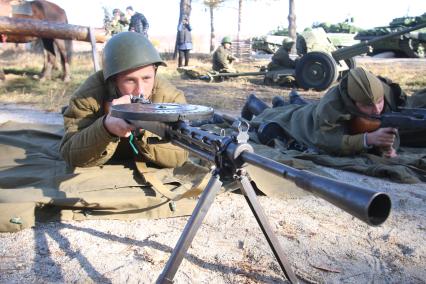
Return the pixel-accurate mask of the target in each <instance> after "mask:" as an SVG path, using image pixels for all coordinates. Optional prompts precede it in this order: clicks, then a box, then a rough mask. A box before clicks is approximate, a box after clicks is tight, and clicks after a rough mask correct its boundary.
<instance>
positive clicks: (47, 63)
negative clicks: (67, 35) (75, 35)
mask: <svg viewBox="0 0 426 284" xmlns="http://www.w3.org/2000/svg"><path fill="white" fill-rule="evenodd" d="M0 16H8V17H13V18H29V19H36V20H42V21H50V22H57V23H68V19H67V15H66V14H65V11H64V10H63V9H62V8H61V7H59V6H58V5H56V4H54V3H51V2H48V1H45V0H35V1H30V2H26V1H16V0H0ZM0 39H1V40H2V41H3V42H16V43H23V42H30V41H33V40H35V38H33V37H29V36H24V35H7V36H6V35H0ZM41 40H42V42H43V47H44V50H45V52H44V66H43V70H42V74H41V77H40V78H41V80H44V79H51V75H52V74H51V73H52V67H53V66H56V52H55V48H56V50H57V52H58V53H59V55H60V57H61V64H62V68H63V77H62V79H63V80H64V81H66V82H68V81H69V80H70V78H71V76H70V66H69V64H70V61H71V54H72V41H71V40H63V39H50V38H42V39H41ZM0 77H1V76H0Z"/></svg>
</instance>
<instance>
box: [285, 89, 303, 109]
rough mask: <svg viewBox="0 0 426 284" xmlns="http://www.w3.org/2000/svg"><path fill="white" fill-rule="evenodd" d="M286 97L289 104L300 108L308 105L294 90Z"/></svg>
mask: <svg viewBox="0 0 426 284" xmlns="http://www.w3.org/2000/svg"><path fill="white" fill-rule="evenodd" d="M288 96H289V101H290V104H295V105H301V106H302V105H306V104H308V102H307V101H306V100H305V99H303V98H302V97H301V96H300V95H299V94H298V93H297V91H296V89H293V90H291V92H290V94H289V95H288Z"/></svg>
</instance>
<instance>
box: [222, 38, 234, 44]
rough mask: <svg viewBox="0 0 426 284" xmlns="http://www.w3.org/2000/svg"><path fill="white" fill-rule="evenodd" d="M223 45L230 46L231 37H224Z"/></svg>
mask: <svg viewBox="0 0 426 284" xmlns="http://www.w3.org/2000/svg"><path fill="white" fill-rule="evenodd" d="M225 43H230V44H232V41H231V37H229V36H225V37H224V38H223V39H222V44H225Z"/></svg>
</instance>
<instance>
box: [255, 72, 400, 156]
mask: <svg viewBox="0 0 426 284" xmlns="http://www.w3.org/2000/svg"><path fill="white" fill-rule="evenodd" d="M347 81H348V77H345V78H344V79H343V80H342V82H341V83H340V84H339V85H337V86H335V87H333V88H331V89H330V90H329V91H328V92H327V93H326V94H325V95H324V97H323V98H321V100H320V101H319V102H318V103H311V104H307V105H287V106H282V107H277V108H272V109H266V110H265V111H263V112H262V113H261V114H260V115H259V116H257V117H256V118H255V119H254V120H253V122H252V123H253V124H254V126H256V125H259V124H260V123H262V122H276V123H278V124H279V125H280V126H281V127H282V128H283V129H284V130H285V131H286V132H287V133H288V134H289V135H291V136H292V137H293V138H294V139H295V140H296V141H298V142H299V143H303V144H305V145H306V146H307V147H308V148H311V149H314V150H316V151H318V152H320V153H329V154H334V155H351V154H356V153H360V152H366V151H368V149H367V148H366V147H365V145H364V134H355V135H350V134H349V129H348V126H349V121H350V120H351V119H352V118H353V117H354V116H359V115H362V114H361V113H360V112H359V111H358V109H357V107H356V106H355V104H354V101H353V99H352V98H351V97H350V96H349V94H348V91H347V86H348V83H347ZM380 82H381V84H382V87H383V92H384V97H385V109H384V111H385V112H386V111H390V110H396V108H397V106H403V105H406V103H407V96H406V95H405V94H404V92H402V90H401V88H400V87H399V86H398V85H397V84H394V83H391V82H390V81H387V80H385V79H383V78H382V80H381V81H380ZM396 140H398V139H396ZM396 143H398V141H396ZM397 146H398V145H394V147H397Z"/></svg>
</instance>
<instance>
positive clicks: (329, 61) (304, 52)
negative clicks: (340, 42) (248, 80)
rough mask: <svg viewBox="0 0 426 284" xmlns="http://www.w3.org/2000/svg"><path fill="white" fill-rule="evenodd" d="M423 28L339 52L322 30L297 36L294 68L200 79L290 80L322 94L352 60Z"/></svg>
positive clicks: (301, 86) (343, 72) (415, 27)
mask: <svg viewBox="0 0 426 284" xmlns="http://www.w3.org/2000/svg"><path fill="white" fill-rule="evenodd" d="M424 27H426V22H424V23H421V24H418V25H415V26H412V27H408V28H405V29H402V30H399V31H397V32H393V33H390V34H386V35H383V36H380V37H376V38H373V39H370V40H366V41H363V42H360V43H357V44H355V45H352V46H348V47H343V48H339V49H337V48H336V47H335V46H334V45H333V44H332V43H331V41H330V40H329V39H328V37H327V34H326V33H325V31H324V30H323V29H322V28H318V29H312V30H309V31H306V32H304V33H303V34H302V35H300V36H298V39H297V42H296V48H297V51H298V54H299V55H300V57H299V58H298V59H296V64H295V66H296V67H295V68H290V67H283V68H279V69H276V70H267V69H261V70H259V71H254V72H241V73H238V72H236V73H208V74H207V75H204V76H201V77H200V79H205V80H208V81H210V82H212V81H213V80H214V79H215V78H228V77H240V76H260V75H262V76H264V82H265V84H272V83H279V82H280V80H281V79H282V78H285V77H290V78H293V81H295V85H296V86H297V87H299V88H303V89H314V90H317V91H323V90H326V89H327V88H328V87H330V86H331V84H333V83H334V82H336V81H337V80H338V79H339V78H342V77H343V76H344V74H345V72H347V71H348V70H349V69H351V68H354V67H355V61H354V59H353V57H354V56H357V55H361V54H366V53H371V52H372V50H373V49H374V48H375V46H376V45H378V44H380V43H381V42H383V41H386V40H389V39H392V38H398V37H401V36H404V35H405V34H407V33H410V32H412V31H415V30H418V29H421V28H424Z"/></svg>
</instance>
